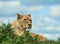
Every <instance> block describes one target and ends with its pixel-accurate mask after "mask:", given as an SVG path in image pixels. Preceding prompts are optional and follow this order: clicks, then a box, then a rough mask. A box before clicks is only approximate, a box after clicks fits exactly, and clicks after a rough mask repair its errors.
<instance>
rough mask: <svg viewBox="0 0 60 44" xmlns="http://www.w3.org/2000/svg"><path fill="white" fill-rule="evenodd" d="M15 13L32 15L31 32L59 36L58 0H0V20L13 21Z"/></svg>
mask: <svg viewBox="0 0 60 44" xmlns="http://www.w3.org/2000/svg"><path fill="white" fill-rule="evenodd" d="M16 13H19V14H28V13H29V14H31V15H32V20H33V23H32V29H31V32H34V33H38V34H41V35H43V36H45V37H46V38H48V39H53V40H57V38H58V37H60V0H25V1H24V0H0V21H1V22H4V23H8V22H9V21H10V22H13V20H15V19H16Z"/></svg>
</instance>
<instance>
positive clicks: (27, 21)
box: [12, 14, 46, 41]
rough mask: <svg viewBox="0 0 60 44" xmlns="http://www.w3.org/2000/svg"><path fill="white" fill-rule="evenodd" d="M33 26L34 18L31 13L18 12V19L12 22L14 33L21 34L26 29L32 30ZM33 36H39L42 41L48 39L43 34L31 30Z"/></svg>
mask: <svg viewBox="0 0 60 44" xmlns="http://www.w3.org/2000/svg"><path fill="white" fill-rule="evenodd" d="M31 27H32V18H31V15H30V14H22V15H21V14H17V19H16V20H15V21H14V22H13V23H12V28H14V33H15V34H17V35H19V36H21V35H23V33H24V31H30V29H31ZM30 35H31V36H32V37H35V36H38V38H39V40H40V41H46V38H45V37H43V36H42V35H39V34H35V33H32V32H30Z"/></svg>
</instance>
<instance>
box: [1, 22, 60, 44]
mask: <svg viewBox="0 0 60 44" xmlns="http://www.w3.org/2000/svg"><path fill="white" fill-rule="evenodd" d="M0 44H60V38H59V39H58V41H54V40H47V41H45V42H41V41H39V40H38V38H37V37H34V38H33V37H32V36H30V34H29V32H25V33H24V35H23V36H17V35H15V34H14V33H13V29H12V28H11V24H10V23H8V24H7V25H6V24H3V23H2V25H1V26H0Z"/></svg>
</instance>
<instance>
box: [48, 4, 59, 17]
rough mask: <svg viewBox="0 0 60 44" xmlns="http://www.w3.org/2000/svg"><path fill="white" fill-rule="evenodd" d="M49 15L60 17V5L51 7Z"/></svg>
mask: <svg viewBox="0 0 60 44" xmlns="http://www.w3.org/2000/svg"><path fill="white" fill-rule="evenodd" d="M49 14H50V15H51V16H60V5H55V6H51V7H50V10H49Z"/></svg>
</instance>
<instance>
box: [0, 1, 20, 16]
mask: <svg viewBox="0 0 60 44" xmlns="http://www.w3.org/2000/svg"><path fill="white" fill-rule="evenodd" d="M19 7H20V2H19V1H9V2H4V1H0V14H4V15H6V14H10V15H11V14H12V13H17V12H18V10H19Z"/></svg>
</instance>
